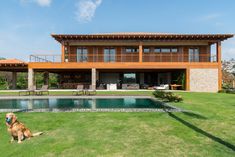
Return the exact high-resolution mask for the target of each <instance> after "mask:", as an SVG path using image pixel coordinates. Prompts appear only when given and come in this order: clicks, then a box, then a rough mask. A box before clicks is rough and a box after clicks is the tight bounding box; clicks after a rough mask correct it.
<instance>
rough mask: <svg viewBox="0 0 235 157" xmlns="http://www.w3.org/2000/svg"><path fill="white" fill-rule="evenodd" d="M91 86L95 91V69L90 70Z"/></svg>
mask: <svg viewBox="0 0 235 157" xmlns="http://www.w3.org/2000/svg"><path fill="white" fill-rule="evenodd" d="M91 85H92V89H96V69H95V68H92V69H91Z"/></svg>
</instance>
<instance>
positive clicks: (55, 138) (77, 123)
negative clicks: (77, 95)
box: [0, 93, 235, 157]
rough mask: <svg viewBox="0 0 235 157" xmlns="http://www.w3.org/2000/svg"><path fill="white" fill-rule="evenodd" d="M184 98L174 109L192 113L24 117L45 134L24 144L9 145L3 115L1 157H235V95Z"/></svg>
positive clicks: (30, 126) (196, 95)
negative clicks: (178, 108) (182, 109)
mask: <svg viewBox="0 0 235 157" xmlns="http://www.w3.org/2000/svg"><path fill="white" fill-rule="evenodd" d="M102 94H104V93H102ZM135 94H136V93H135ZM146 94H150V93H146ZM179 94H180V95H182V96H183V98H184V102H183V103H177V104H174V105H176V106H178V107H181V108H184V109H187V110H190V111H192V112H185V113H173V114H168V113H18V114H17V116H18V117H19V119H20V121H22V122H24V123H25V124H26V125H27V126H28V127H29V128H30V129H31V130H32V131H33V132H37V131H43V132H44V135H42V136H39V137H35V138H32V139H31V140H26V141H24V142H23V143H22V144H17V143H16V142H15V143H13V144H10V143H9V139H10V136H9V135H8V134H7V131H6V127H5V124H4V118H5V117H4V116H5V114H3V113H1V114H0V122H1V123H0V133H1V134H0V148H1V155H0V156H4V157H7V156H17V157H20V156H22V157H26V156H33V157H34V156H49V157H51V156H147V157H151V156H166V157H168V156H176V157H184V156H187V157H188V156H192V157H195V156H202V157H205V156H206V157H215V156H218V157H222V156H226V157H227V156H234V154H235V146H234V145H235V136H234V135H235V95H232V94H212V93H179Z"/></svg>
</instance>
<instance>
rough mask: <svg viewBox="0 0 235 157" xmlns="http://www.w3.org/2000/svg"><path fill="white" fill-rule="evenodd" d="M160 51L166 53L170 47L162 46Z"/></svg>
mask: <svg viewBox="0 0 235 157" xmlns="http://www.w3.org/2000/svg"><path fill="white" fill-rule="evenodd" d="M161 52H162V53H168V52H171V49H169V48H162V49H161Z"/></svg>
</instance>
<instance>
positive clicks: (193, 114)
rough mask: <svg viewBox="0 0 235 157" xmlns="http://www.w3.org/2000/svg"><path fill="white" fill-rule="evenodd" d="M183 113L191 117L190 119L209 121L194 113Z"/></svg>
mask: <svg viewBox="0 0 235 157" xmlns="http://www.w3.org/2000/svg"><path fill="white" fill-rule="evenodd" d="M182 113H183V114H185V115H186V116H190V117H193V118H197V119H204V120H205V119H207V118H206V117H204V116H202V115H200V114H196V113H193V112H188V111H182Z"/></svg>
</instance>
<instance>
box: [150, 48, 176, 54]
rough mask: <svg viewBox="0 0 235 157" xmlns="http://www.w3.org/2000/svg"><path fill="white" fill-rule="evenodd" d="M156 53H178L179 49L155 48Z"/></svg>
mask: <svg viewBox="0 0 235 157" xmlns="http://www.w3.org/2000/svg"><path fill="white" fill-rule="evenodd" d="M154 52H156V53H160V52H162V53H170V52H172V53H177V52H178V48H155V49H154Z"/></svg>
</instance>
